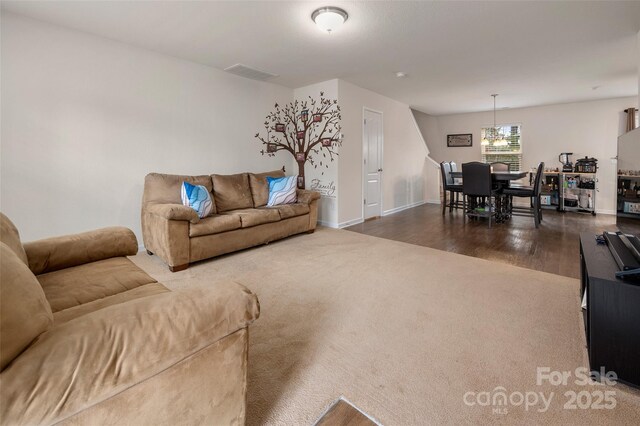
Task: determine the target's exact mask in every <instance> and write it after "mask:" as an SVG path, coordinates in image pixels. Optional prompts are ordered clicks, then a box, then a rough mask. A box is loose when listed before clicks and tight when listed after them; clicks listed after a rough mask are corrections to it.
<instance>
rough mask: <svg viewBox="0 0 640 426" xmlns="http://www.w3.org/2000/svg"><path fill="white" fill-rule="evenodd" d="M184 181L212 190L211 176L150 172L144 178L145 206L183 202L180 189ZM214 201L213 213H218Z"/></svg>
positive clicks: (143, 198)
mask: <svg viewBox="0 0 640 426" xmlns="http://www.w3.org/2000/svg"><path fill="white" fill-rule="evenodd" d="M182 182H189V183H190V184H191V185H202V186H204V187H205V188H207V190H208V191H209V192H211V191H212V189H213V185H212V183H211V176H208V175H201V176H187V175H167V174H162V173H149V174H148V175H147V176H146V177H145V178H144V193H143V195H142V205H143V207H144V206H145V205H146V204H147V203H158V204H182V199H181V197H180V191H181V188H182ZM211 200H212V202H213V206H212V211H211V213H212V214H215V213H216V205H215V200H214V199H213V198H212V199H211Z"/></svg>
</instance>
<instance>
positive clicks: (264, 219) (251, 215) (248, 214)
mask: <svg viewBox="0 0 640 426" xmlns="http://www.w3.org/2000/svg"><path fill="white" fill-rule="evenodd" d="M223 214H224V215H237V216H240V222H241V226H242V228H250V227H252V226H256V225H262V224H263V223H271V222H278V221H279V220H280V214H279V213H278V211H277V210H274V209H267V208H261V209H242V210H232V211H230V212H226V213H223Z"/></svg>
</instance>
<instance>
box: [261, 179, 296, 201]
mask: <svg viewBox="0 0 640 426" xmlns="http://www.w3.org/2000/svg"><path fill="white" fill-rule="evenodd" d="M297 182H298V176H285V177H280V178H272V177H267V183H268V184H269V200H268V201H267V206H279V205H281V204H291V203H295V202H296V201H298V195H297V193H296V184H297Z"/></svg>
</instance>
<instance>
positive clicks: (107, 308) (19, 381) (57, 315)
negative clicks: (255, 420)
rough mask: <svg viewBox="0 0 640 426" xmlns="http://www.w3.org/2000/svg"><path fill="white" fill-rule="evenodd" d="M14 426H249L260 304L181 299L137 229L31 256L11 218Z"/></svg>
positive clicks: (1, 330)
mask: <svg viewBox="0 0 640 426" xmlns="http://www.w3.org/2000/svg"><path fill="white" fill-rule="evenodd" d="M0 225H1V231H2V233H1V235H0V240H1V242H0V267H1V270H0V291H1V293H0V303H1V306H0V339H1V341H0V358H1V368H2V372H1V373H0V380H1V383H2V385H1V387H0V418H1V419H2V423H3V424H60V423H62V424H184V423H201V422H206V423H209V424H243V423H244V416H245V399H246V396H245V392H246V373H247V343H248V332H247V327H248V326H249V324H251V323H252V322H253V321H254V320H255V319H256V318H257V317H258V315H259V305H258V301H257V298H256V297H255V295H253V294H252V293H251V292H250V291H249V290H247V289H246V288H244V287H242V286H240V285H238V284H235V283H232V282H229V283H222V284H216V285H215V286H213V285H207V286H206V287H203V286H192V287H191V288H189V289H188V290H184V291H176V292H171V291H169V290H168V289H167V288H166V287H164V286H163V285H162V284H160V283H158V282H157V281H156V280H154V279H153V278H152V277H150V276H149V275H147V274H146V273H145V272H144V271H142V270H141V269H139V268H138V267H137V266H136V265H135V264H133V262H131V261H130V260H129V259H127V258H126V257H125V256H127V255H133V254H135V253H136V252H137V248H138V245H137V241H136V238H135V236H134V235H133V233H132V232H131V231H130V230H128V229H126V228H106V229H103V230H98V231H92V232H88V233H83V234H78V235H73V236H66V237H59V238H52V239H47V240H42V241H38V242H33V243H27V244H25V245H24V246H23V245H22V244H21V243H20V237H19V234H18V231H17V229H16V228H15V226H14V225H13V224H12V223H11V221H10V220H9V219H8V218H7V217H6V216H4V215H2V214H0Z"/></svg>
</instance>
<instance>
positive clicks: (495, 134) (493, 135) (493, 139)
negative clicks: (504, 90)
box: [480, 93, 509, 146]
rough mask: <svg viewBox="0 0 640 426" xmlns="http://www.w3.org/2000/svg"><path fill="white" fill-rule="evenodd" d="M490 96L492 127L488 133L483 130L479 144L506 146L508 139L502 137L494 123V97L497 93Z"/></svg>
mask: <svg viewBox="0 0 640 426" xmlns="http://www.w3.org/2000/svg"><path fill="white" fill-rule="evenodd" d="M491 96H492V97H493V127H492V128H491V131H490V132H489V133H490V134H489V135H487V134H486V132H485V135H484V138H482V141H480V145H484V146H486V145H493V146H507V145H509V141H507V140H506V139H505V138H504V136H503V135H502V132H501V131H500V128H499V127H498V125H497V124H496V97H497V96H498V94H497V93H494V94H492V95H491Z"/></svg>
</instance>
